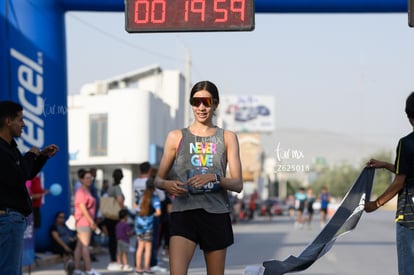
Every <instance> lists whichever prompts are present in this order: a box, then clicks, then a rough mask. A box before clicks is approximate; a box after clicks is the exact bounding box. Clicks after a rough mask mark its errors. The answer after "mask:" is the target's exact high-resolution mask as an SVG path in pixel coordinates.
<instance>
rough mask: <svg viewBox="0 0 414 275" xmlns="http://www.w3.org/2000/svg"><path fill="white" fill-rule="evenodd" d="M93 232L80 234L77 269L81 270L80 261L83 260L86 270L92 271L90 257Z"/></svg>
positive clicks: (77, 246)
mask: <svg viewBox="0 0 414 275" xmlns="http://www.w3.org/2000/svg"><path fill="white" fill-rule="evenodd" d="M90 240H91V232H78V242H77V244H76V249H75V269H80V260H81V258H83V262H84V264H85V270H90V269H91V258H90V256H89V242H90Z"/></svg>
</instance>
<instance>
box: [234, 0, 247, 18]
mask: <svg viewBox="0 0 414 275" xmlns="http://www.w3.org/2000/svg"><path fill="white" fill-rule="evenodd" d="M244 2H245V0H231V5H230V10H231V11H232V12H238V13H240V19H241V21H244V10H245V8H244V4H245V3H244Z"/></svg>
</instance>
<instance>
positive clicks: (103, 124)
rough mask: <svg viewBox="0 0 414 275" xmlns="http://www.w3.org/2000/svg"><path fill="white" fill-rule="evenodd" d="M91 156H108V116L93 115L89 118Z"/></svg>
mask: <svg viewBox="0 0 414 275" xmlns="http://www.w3.org/2000/svg"><path fill="white" fill-rule="evenodd" d="M89 126H90V128H89V131H90V135H89V136H90V139H89V148H90V152H89V153H90V156H91V157H94V156H106V155H107V153H108V114H92V115H90V117H89Z"/></svg>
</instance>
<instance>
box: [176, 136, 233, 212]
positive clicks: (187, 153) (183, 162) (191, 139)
mask: <svg viewBox="0 0 414 275" xmlns="http://www.w3.org/2000/svg"><path fill="white" fill-rule="evenodd" d="M181 132H182V139H181V142H180V145H179V147H178V150H177V156H176V158H175V163H174V167H173V169H174V172H175V174H176V175H177V179H178V180H179V181H181V182H183V183H186V182H187V178H190V177H192V176H193V175H196V174H219V175H220V176H221V177H225V176H226V167H227V156H226V146H225V144H224V130H223V129H221V128H216V133H215V134H214V135H212V136H208V137H199V136H195V135H193V134H192V133H191V132H190V131H189V129H187V128H184V129H182V130H181ZM200 208H202V209H204V210H206V211H207V212H209V213H217V214H218V213H229V212H230V209H231V208H230V203H229V197H228V194H227V190H226V189H223V188H221V187H220V186H219V185H214V184H213V183H209V184H207V185H206V186H205V187H204V188H202V189H196V190H194V189H190V190H189V192H188V193H187V194H185V195H182V196H177V197H175V198H174V200H173V207H172V211H173V212H179V211H185V210H191V209H200Z"/></svg>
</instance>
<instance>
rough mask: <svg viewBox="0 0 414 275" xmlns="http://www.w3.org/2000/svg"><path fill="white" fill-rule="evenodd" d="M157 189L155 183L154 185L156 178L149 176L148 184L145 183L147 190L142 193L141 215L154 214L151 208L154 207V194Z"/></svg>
mask: <svg viewBox="0 0 414 275" xmlns="http://www.w3.org/2000/svg"><path fill="white" fill-rule="evenodd" d="M154 191H155V185H154V178H153V177H151V178H148V180H147V182H146V185H145V191H144V194H143V195H142V200H141V205H140V211H139V215H140V216H149V215H150V214H152V213H151V212H153V211H151V208H152V203H151V202H152V196H153V194H154Z"/></svg>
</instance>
